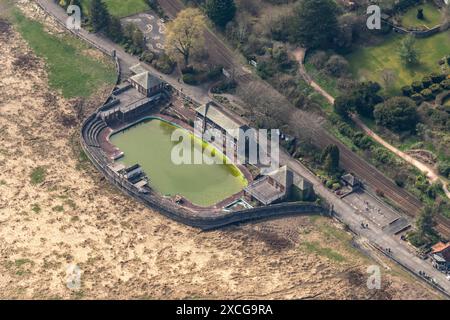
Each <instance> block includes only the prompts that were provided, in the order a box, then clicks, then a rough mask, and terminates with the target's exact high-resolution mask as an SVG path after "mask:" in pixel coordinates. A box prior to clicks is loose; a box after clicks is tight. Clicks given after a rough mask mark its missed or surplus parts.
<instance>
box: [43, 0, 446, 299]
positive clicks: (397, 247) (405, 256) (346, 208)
mask: <svg viewBox="0 0 450 320" xmlns="http://www.w3.org/2000/svg"><path fill="white" fill-rule="evenodd" d="M36 1H37V2H38V3H40V4H41V6H43V7H44V8H45V9H46V10H47V12H49V13H50V14H52V15H53V16H54V17H55V18H56V19H58V20H59V21H61V22H65V21H66V18H67V16H66V14H65V12H64V10H62V9H61V7H59V6H58V5H57V4H55V3H54V2H53V1H44V0H36ZM79 32H80V34H81V35H82V36H83V37H85V38H86V39H88V40H89V41H91V42H93V43H95V44H96V45H97V46H100V47H101V48H103V49H104V50H106V51H107V52H112V50H116V52H117V55H118V57H119V58H120V60H121V62H123V63H124V64H126V65H127V66H131V65H134V64H136V63H138V62H139V61H138V59H136V58H135V57H133V56H131V55H129V54H127V53H126V52H125V51H124V50H123V49H122V48H121V47H120V46H118V45H116V44H114V43H112V42H111V41H108V40H106V39H105V38H103V37H102V36H99V35H96V34H91V33H88V32H87V31H85V30H80V31H79ZM147 67H148V68H149V69H151V70H152V71H153V72H154V73H155V74H158V75H159V76H160V77H161V78H162V79H163V80H164V81H166V82H168V83H169V84H171V85H173V86H175V87H177V88H182V89H183V92H184V93H186V94H187V95H189V96H191V97H192V98H193V99H194V100H197V101H198V102H199V103H205V102H206V101H209V100H210V99H209V98H208V95H207V92H205V90H203V89H199V88H196V87H190V86H186V85H184V84H180V83H178V81H177V79H175V78H174V77H171V76H167V75H163V74H160V73H159V72H157V71H156V70H153V69H152V68H151V67H150V66H147ZM280 162H281V164H287V165H289V167H290V168H291V169H292V170H293V171H295V172H296V173H298V174H300V175H302V176H304V177H305V178H307V179H308V180H310V181H311V182H312V183H313V184H314V188H315V191H316V192H317V194H319V195H320V196H321V197H322V198H324V199H325V200H326V201H327V202H328V203H332V204H333V205H334V211H335V212H336V216H337V217H338V219H339V220H341V221H342V222H343V223H345V224H346V225H348V226H349V227H350V229H351V230H353V231H354V232H355V233H357V234H358V235H359V236H360V237H362V238H365V239H367V240H368V241H369V242H370V243H371V244H373V245H375V246H378V247H380V248H391V250H392V258H394V259H396V260H397V261H399V262H401V263H402V264H403V265H404V266H406V267H407V268H408V269H409V270H411V271H412V272H416V273H417V272H418V271H419V270H421V271H425V272H426V273H427V274H429V275H431V276H432V277H433V278H435V279H436V281H437V282H438V283H439V285H440V286H441V287H442V288H443V289H444V290H445V291H446V292H448V293H449V294H450V281H448V280H447V279H446V277H445V275H444V274H442V273H440V272H438V271H437V270H436V269H434V268H433V267H432V266H431V264H429V263H428V262H426V261H422V260H421V259H419V258H418V257H416V256H415V255H414V254H413V253H412V252H411V251H410V249H409V248H408V246H407V245H406V244H405V243H403V242H401V241H400V240H399V239H397V238H396V237H395V236H392V235H389V234H386V233H385V232H383V231H382V230H381V229H379V228H376V227H369V229H361V227H360V225H361V221H362V219H364V217H362V216H361V215H360V214H358V212H357V210H355V209H354V208H353V207H352V206H351V205H349V204H348V203H346V202H345V201H343V200H342V199H340V198H339V197H337V196H336V195H335V194H334V193H332V192H331V191H330V190H328V189H327V188H325V187H324V186H323V185H322V183H321V182H320V180H319V179H318V178H317V177H316V176H315V175H314V174H313V173H312V172H311V171H310V170H309V169H307V168H306V167H305V166H304V165H303V164H302V163H300V162H299V161H298V160H295V159H293V158H292V157H290V156H289V155H288V154H287V153H285V152H281V154H280ZM373 203H374V204H375V203H378V201H377V200H376V199H374V202H373ZM361 209H362V208H361ZM368 223H369V225H370V222H369V221H368Z"/></svg>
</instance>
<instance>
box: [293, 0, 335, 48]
mask: <svg viewBox="0 0 450 320" xmlns="http://www.w3.org/2000/svg"><path fill="white" fill-rule="evenodd" d="M318 19H320V23H319V22H318ZM291 26H292V38H293V39H292V40H293V41H294V42H298V43H300V44H301V45H303V46H305V47H308V48H329V47H330V46H331V45H332V43H333V39H334V37H335V34H336V30H338V20H337V5H336V3H335V2H334V1H333V0H304V1H300V3H299V4H298V5H297V6H296V7H295V9H294V16H293V21H292V23H291Z"/></svg>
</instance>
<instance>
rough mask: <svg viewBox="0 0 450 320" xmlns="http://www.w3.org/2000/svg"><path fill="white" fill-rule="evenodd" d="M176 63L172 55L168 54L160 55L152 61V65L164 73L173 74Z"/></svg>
mask: <svg viewBox="0 0 450 320" xmlns="http://www.w3.org/2000/svg"><path fill="white" fill-rule="evenodd" d="M175 65H176V63H175V62H174V61H172V59H170V57H169V56H168V55H167V54H162V55H160V56H159V57H158V58H157V59H154V60H153V62H152V66H153V67H154V68H155V69H156V70H158V71H160V72H162V73H164V74H171V73H172V72H173V69H175Z"/></svg>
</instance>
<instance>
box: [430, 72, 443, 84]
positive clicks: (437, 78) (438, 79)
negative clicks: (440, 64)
mask: <svg viewBox="0 0 450 320" xmlns="http://www.w3.org/2000/svg"><path fill="white" fill-rule="evenodd" d="M430 77H431V80H432V81H433V83H439V82H441V81H443V80H444V79H445V74H437V73H432V74H431V75H430Z"/></svg>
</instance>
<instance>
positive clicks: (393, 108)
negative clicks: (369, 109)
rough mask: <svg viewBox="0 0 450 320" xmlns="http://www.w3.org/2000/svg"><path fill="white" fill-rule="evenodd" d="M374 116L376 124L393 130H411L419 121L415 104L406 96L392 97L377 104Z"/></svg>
mask: <svg viewBox="0 0 450 320" xmlns="http://www.w3.org/2000/svg"><path fill="white" fill-rule="evenodd" d="M374 116H375V120H376V122H377V124H379V125H382V126H385V127H387V128H389V129H392V130H394V131H412V130H414V129H415V128H416V125H417V122H418V121H419V116H418V114H417V109H416V104H415V102H414V101H413V100H411V99H410V98H407V97H393V98H390V99H389V100H386V101H385V102H384V103H382V104H379V105H377V106H376V107H375V111H374Z"/></svg>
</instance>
